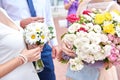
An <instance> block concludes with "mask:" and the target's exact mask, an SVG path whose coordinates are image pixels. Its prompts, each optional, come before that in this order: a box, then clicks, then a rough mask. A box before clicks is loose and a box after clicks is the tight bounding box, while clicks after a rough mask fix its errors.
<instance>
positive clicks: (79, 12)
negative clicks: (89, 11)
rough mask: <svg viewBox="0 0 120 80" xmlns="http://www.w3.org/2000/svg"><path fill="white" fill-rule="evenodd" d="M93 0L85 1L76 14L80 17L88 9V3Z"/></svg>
mask: <svg viewBox="0 0 120 80" xmlns="http://www.w3.org/2000/svg"><path fill="white" fill-rule="evenodd" d="M90 1H91V0H83V1H82V2H81V3H80V4H79V6H78V9H77V12H76V15H77V16H79V14H81V13H82V11H83V10H85V9H86V8H87V5H88V3H89V2H90Z"/></svg>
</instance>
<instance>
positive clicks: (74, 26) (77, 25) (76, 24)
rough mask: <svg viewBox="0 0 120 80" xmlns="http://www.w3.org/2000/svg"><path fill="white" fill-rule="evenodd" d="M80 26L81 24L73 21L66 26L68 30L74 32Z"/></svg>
mask: <svg viewBox="0 0 120 80" xmlns="http://www.w3.org/2000/svg"><path fill="white" fill-rule="evenodd" d="M80 27H81V25H80V24H79V23H73V24H72V25H71V26H70V27H69V28H68V32H70V33H74V32H75V31H77V30H78V29H79V28H80Z"/></svg>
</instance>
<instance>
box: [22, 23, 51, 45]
mask: <svg viewBox="0 0 120 80" xmlns="http://www.w3.org/2000/svg"><path fill="white" fill-rule="evenodd" d="M24 37H25V42H26V43H27V44H30V45H32V44H36V43H37V44H45V43H46V42H48V41H49V40H50V39H51V38H50V37H52V34H51V33H50V30H49V28H48V26H46V25H45V24H44V23H40V22H34V23H30V24H28V25H27V26H26V27H25V29H24Z"/></svg>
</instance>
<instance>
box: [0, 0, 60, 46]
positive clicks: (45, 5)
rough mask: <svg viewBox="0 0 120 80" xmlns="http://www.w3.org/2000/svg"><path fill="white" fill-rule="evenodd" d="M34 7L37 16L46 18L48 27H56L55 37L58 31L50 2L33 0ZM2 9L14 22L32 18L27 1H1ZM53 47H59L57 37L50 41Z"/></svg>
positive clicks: (47, 0) (48, 0)
mask: <svg viewBox="0 0 120 80" xmlns="http://www.w3.org/2000/svg"><path fill="white" fill-rule="evenodd" d="M33 5H34V8H35V10H36V14H37V16H40V17H44V19H45V20H44V21H45V23H46V24H47V25H48V26H53V27H54V33H55V34H54V35H56V30H55V26H54V22H53V18H52V14H51V5H50V0H33ZM0 7H2V8H4V9H5V10H6V12H7V13H8V15H9V16H10V17H11V18H12V19H13V20H17V21H18V20H21V19H25V18H28V17H30V16H31V15H30V11H29V8H28V4H27V1H26V0H0ZM50 43H51V45H53V46H55V45H58V42H57V37H55V38H54V39H52V40H51V41H50Z"/></svg>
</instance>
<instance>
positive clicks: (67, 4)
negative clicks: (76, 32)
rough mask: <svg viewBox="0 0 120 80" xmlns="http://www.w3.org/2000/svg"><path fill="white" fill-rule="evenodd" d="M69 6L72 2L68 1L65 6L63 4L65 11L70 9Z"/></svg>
mask: <svg viewBox="0 0 120 80" xmlns="http://www.w3.org/2000/svg"><path fill="white" fill-rule="evenodd" d="M71 5H72V2H71V1H69V2H68V3H65V4H64V8H65V9H66V10H68V9H69V8H70V7H71Z"/></svg>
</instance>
